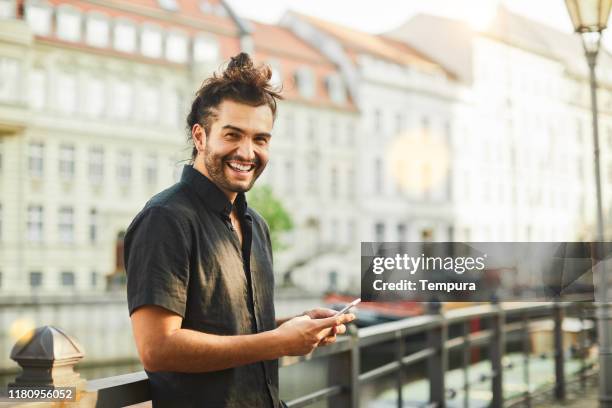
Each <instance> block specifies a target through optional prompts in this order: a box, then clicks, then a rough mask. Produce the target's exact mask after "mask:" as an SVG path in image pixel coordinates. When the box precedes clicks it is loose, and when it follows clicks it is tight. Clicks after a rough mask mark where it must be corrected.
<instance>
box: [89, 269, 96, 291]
mask: <svg viewBox="0 0 612 408" xmlns="http://www.w3.org/2000/svg"><path fill="white" fill-rule="evenodd" d="M90 282H91V287H92V288H94V289H95V288H97V287H98V272H96V271H92V272H91V281H90Z"/></svg>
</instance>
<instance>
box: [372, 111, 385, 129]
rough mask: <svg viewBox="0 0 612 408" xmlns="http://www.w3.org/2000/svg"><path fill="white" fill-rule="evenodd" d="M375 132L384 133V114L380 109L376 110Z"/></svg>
mask: <svg viewBox="0 0 612 408" xmlns="http://www.w3.org/2000/svg"><path fill="white" fill-rule="evenodd" d="M373 116H374V130H375V131H376V132H382V130H383V123H382V112H381V111H380V109H376V110H374V115H373Z"/></svg>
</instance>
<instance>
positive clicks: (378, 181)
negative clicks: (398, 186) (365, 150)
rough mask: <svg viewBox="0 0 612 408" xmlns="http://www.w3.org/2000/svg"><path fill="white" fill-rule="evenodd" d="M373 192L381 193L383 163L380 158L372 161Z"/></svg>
mask: <svg viewBox="0 0 612 408" xmlns="http://www.w3.org/2000/svg"><path fill="white" fill-rule="evenodd" d="M374 191H375V192H376V193H382V192H383V163H382V160H381V159H380V158H378V159H376V160H375V161H374Z"/></svg>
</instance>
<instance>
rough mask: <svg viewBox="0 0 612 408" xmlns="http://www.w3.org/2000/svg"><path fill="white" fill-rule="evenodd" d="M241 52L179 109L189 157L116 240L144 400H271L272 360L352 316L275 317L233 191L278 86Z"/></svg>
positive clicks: (253, 163) (264, 246)
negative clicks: (121, 247)
mask: <svg viewBox="0 0 612 408" xmlns="http://www.w3.org/2000/svg"><path fill="white" fill-rule="evenodd" d="M270 77H271V71H270V69H269V67H266V66H262V67H255V66H254V65H253V63H252V61H251V60H250V58H249V56H248V55H247V54H244V53H241V54H239V55H237V56H236V57H234V58H232V60H231V61H230V63H229V64H228V66H227V68H226V69H225V71H224V72H223V73H222V74H220V75H214V76H213V77H212V78H209V79H208V80H206V81H205V82H204V84H203V86H202V88H200V90H199V91H198V92H197V94H196V98H195V100H194V101H193V104H192V107H191V112H190V113H189V116H188V117H187V126H188V129H189V134H190V140H191V141H193V153H192V161H193V165H187V166H185V167H184V169H183V174H182V177H181V180H180V182H178V183H177V184H175V185H174V186H172V187H170V188H169V189H167V190H165V191H163V192H161V193H159V194H157V195H156V196H154V197H153V198H152V199H151V200H150V201H149V202H148V203H147V204H146V206H145V208H144V209H143V210H142V211H141V212H140V213H139V214H138V215H137V216H136V217H135V219H134V221H132V223H131V225H130V227H129V228H128V231H127V234H126V237H125V264H126V269H127V291H128V306H129V313H130V316H131V319H132V328H133V332H134V338H135V341H136V346H137V349H138V353H139V355H140V358H141V361H142V363H143V365H144V368H145V370H146V372H147V375H148V377H149V380H150V389H151V394H152V399H153V406H154V407H164V406H168V407H279V406H281V404H282V403H281V401H280V400H279V397H278V364H277V359H278V358H279V357H281V356H283V355H303V354H307V353H309V352H311V351H312V350H313V349H314V348H316V347H317V346H321V345H326V344H329V343H332V342H334V341H335V335H336V333H342V332H344V331H345V326H344V324H345V323H347V322H349V321H351V320H353V319H354V316H353V315H350V314H347V315H342V316H338V317H336V316H334V311H332V310H330V309H322V308H321V309H315V310H311V311H308V312H305V313H304V314H303V315H301V316H298V317H294V318H290V319H279V320H277V319H275V314H274V303H273V293H274V276H273V270H272V249H271V245H270V235H269V231H268V226H267V224H266V223H265V221H264V220H263V219H262V218H261V216H260V215H259V214H257V212H256V211H254V210H253V209H251V208H249V207H248V205H247V202H246V198H245V194H244V193H245V192H246V191H248V190H249V189H250V188H251V187H252V186H253V184H254V183H255V181H256V180H257V177H259V175H260V174H261V173H262V172H263V170H264V168H265V167H266V164H267V162H268V155H269V146H270V142H271V139H272V134H271V133H272V127H273V124H274V118H275V116H276V100H277V99H278V98H279V97H280V96H279V94H278V93H277V92H276V91H275V90H274V89H273V88H271V86H270V84H269V80H270Z"/></svg>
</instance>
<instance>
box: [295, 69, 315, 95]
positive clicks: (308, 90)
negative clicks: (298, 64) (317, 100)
mask: <svg viewBox="0 0 612 408" xmlns="http://www.w3.org/2000/svg"><path fill="white" fill-rule="evenodd" d="M295 82H296V83H297V87H298V92H299V93H300V95H301V96H302V97H304V98H308V99H310V98H313V97H314V95H315V76H314V73H313V72H312V69H310V68H306V67H302V68H300V69H298V70H297V71H296V72H295Z"/></svg>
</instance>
